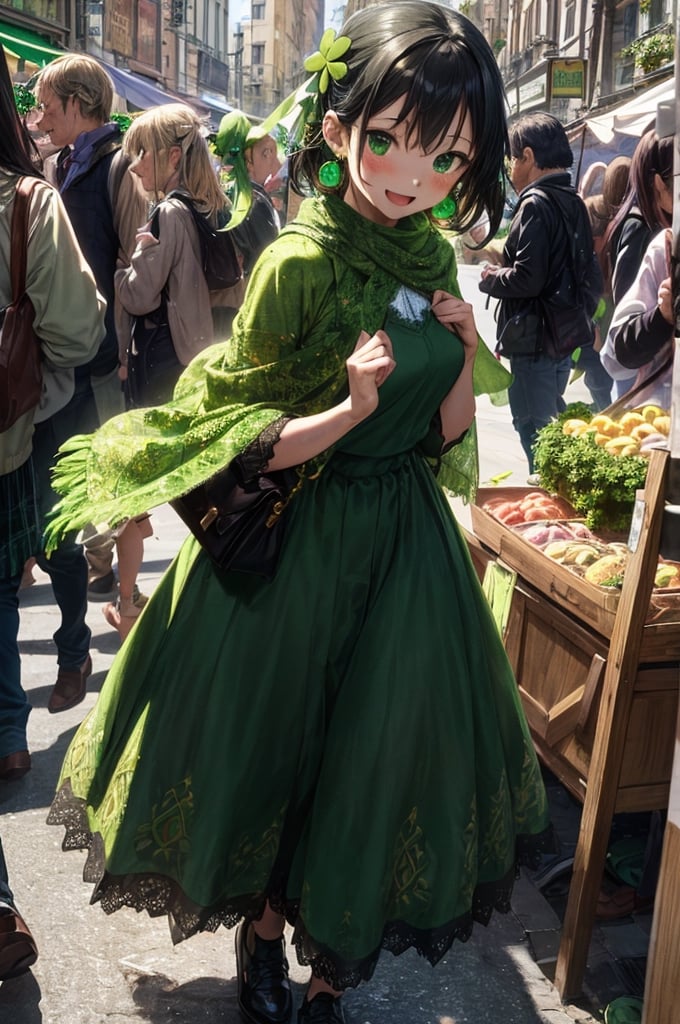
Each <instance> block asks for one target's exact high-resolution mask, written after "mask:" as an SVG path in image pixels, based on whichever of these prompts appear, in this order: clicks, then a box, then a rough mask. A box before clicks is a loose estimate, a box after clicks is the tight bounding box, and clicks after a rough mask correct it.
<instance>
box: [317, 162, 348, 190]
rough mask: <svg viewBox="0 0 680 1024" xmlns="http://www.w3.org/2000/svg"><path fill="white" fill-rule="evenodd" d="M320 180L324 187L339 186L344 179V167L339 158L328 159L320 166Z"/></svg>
mask: <svg viewBox="0 0 680 1024" xmlns="http://www.w3.org/2000/svg"><path fill="white" fill-rule="evenodd" d="M319 181H320V182H321V184H322V185H323V187H324V188H337V187H338V185H339V184H340V182H341V181H342V167H341V165H340V163H339V161H338V160H326V162H325V163H323V164H321V167H320V168H319Z"/></svg>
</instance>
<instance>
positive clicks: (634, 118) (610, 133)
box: [586, 78, 675, 143]
mask: <svg viewBox="0 0 680 1024" xmlns="http://www.w3.org/2000/svg"><path fill="white" fill-rule="evenodd" d="M674 101H675V79H674V78H670V79H667V80H666V81H665V82H661V83H660V84H659V85H653V86H651V88H649V89H645V90H644V91H643V92H640V93H638V95H637V96H634V97H633V99H631V100H628V101H627V102H626V103H622V104H621V105H620V106H618V107H615V108H614V109H613V110H610V111H608V112H607V113H605V114H600V115H598V116H596V117H589V118H587V119H586V125H587V126H588V128H589V129H590V131H591V132H592V133H593V135H595V137H596V138H597V139H598V140H599V141H600V142H604V143H609V142H613V141H614V139H615V137H616V134H617V133H619V134H621V135H633V136H635V138H636V139H639V138H640V136H641V135H642V134H643V133H644V132H645V131H646V130H647V129H648V128H651V127H652V125H653V124H654V121H655V120H656V110H657V107H658V105H659V103H665V102H670V103H673V102H674Z"/></svg>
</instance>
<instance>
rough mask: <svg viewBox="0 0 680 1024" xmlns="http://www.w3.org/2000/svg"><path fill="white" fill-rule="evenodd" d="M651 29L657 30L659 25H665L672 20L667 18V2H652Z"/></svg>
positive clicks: (657, 0) (658, 0)
mask: <svg viewBox="0 0 680 1024" xmlns="http://www.w3.org/2000/svg"><path fill="white" fill-rule="evenodd" d="M648 18H649V27H650V28H656V27H657V25H665V24H666V22H667V21H669V20H670V19H669V18H667V17H666V3H665V0H652V2H651V4H650V5H649V12H648Z"/></svg>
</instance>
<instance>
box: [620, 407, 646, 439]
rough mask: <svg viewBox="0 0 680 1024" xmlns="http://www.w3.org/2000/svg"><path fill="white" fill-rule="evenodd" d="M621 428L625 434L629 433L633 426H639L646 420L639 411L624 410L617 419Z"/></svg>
mask: <svg viewBox="0 0 680 1024" xmlns="http://www.w3.org/2000/svg"><path fill="white" fill-rule="evenodd" d="M619 423H620V424H621V428H622V429H623V431H624V433H625V434H629V433H631V431H632V428H633V427H639V426H640V424H641V423H646V420H645V418H644V416H643V415H642V413H640V412H626V413H624V414H623V416H622V417H621V419H620V420H619Z"/></svg>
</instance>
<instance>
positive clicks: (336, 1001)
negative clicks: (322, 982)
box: [298, 992, 345, 1024]
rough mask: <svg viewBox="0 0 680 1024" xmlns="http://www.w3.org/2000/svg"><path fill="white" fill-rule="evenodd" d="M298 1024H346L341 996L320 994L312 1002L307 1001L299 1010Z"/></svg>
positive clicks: (327, 993)
mask: <svg viewBox="0 0 680 1024" xmlns="http://www.w3.org/2000/svg"><path fill="white" fill-rule="evenodd" d="M298 1024H345V1015H344V1013H343V1012H342V1000H341V998H340V996H332V995H331V994H330V992H318V993H317V994H316V995H315V996H314V998H313V999H312V1000H311V1001H308V1000H307V999H305V1000H304V1001H303V1003H302V1006H301V1007H300V1009H299V1010H298Z"/></svg>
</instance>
